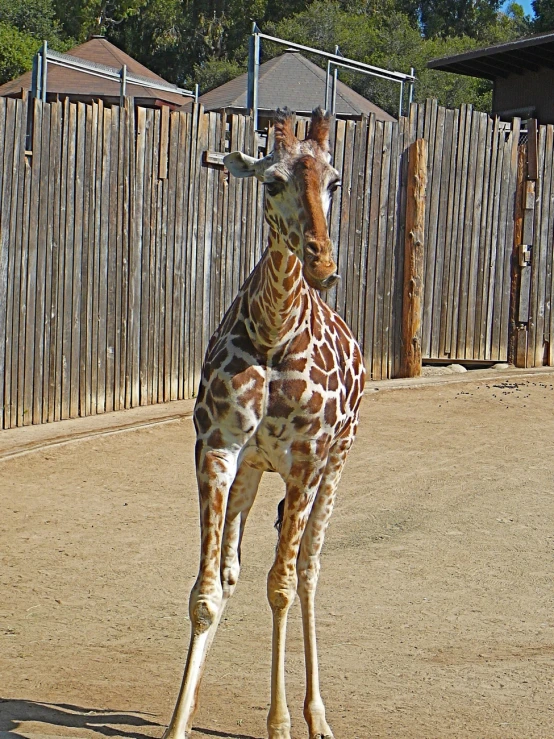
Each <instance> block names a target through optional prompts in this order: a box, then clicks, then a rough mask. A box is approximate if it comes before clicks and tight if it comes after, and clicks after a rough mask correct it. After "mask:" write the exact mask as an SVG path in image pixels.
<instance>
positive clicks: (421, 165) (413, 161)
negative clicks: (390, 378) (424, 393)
mask: <svg viewBox="0 0 554 739" xmlns="http://www.w3.org/2000/svg"><path fill="white" fill-rule="evenodd" d="M407 185H408V191H407V200H406V238H405V244H404V295H403V303H402V362H401V371H400V377H419V375H420V374H421V319H422V315H423V247H424V237H425V190H426V187H427V142H426V141H425V140H424V139H417V141H414V143H413V144H412V145H411V146H410V148H409V149H408V183H407Z"/></svg>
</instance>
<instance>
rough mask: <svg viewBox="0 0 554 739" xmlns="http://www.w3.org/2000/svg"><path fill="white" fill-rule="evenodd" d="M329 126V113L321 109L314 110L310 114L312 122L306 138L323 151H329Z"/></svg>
mask: <svg viewBox="0 0 554 739" xmlns="http://www.w3.org/2000/svg"><path fill="white" fill-rule="evenodd" d="M330 124H331V120H330V116H329V113H327V112H326V111H325V110H322V108H316V109H315V110H314V111H313V113H312V122H311V123H310V130H309V131H308V136H307V137H306V138H308V139H311V140H312V141H315V142H317V143H318V144H319V146H320V147H321V149H323V151H329V126H330Z"/></svg>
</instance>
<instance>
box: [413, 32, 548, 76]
mask: <svg viewBox="0 0 554 739" xmlns="http://www.w3.org/2000/svg"><path fill="white" fill-rule="evenodd" d="M427 66H428V67H429V69H440V70H442V71H443V72H455V73H456V74H465V75H469V76H470V77H484V78H485V79H490V80H494V79H495V78H496V77H508V75H510V74H523V73H524V72H525V71H528V70H534V71H536V70H538V69H540V68H541V67H550V68H554V33H553V32H549V33H540V34H537V35H535V36H527V37H526V38H521V39H518V40H517V41H508V42H504V43H501V44H494V45H493V46H486V47H484V48H482V49H475V50H474V51H468V52H466V53H465V54H456V55H455V56H448V57H443V58H441V59H432V60H431V61H430V62H428V63H427Z"/></svg>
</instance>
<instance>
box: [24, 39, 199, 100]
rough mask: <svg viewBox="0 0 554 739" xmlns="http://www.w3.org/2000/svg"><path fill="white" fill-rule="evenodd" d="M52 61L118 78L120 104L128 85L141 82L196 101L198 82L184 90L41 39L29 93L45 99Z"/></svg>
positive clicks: (70, 67)
mask: <svg viewBox="0 0 554 739" xmlns="http://www.w3.org/2000/svg"><path fill="white" fill-rule="evenodd" d="M49 64H55V65H57V66H59V67H65V68H66V69H76V70H78V71H80V72H85V74H91V75H93V76H94V77H102V78H103V79H110V80H115V81H118V82H119V84H120V104H121V105H123V103H124V100H125V95H126V94H127V85H128V84H131V85H133V84H134V85H141V86H142V87H148V88H149V89H151V90H162V91H164V92H173V93H176V94H177V95H187V96H188V97H194V100H195V102H198V85H196V89H195V91H194V92H192V90H185V89H184V88H181V87H177V85H172V84H170V83H169V82H158V81H156V80H152V79H150V78H149V77H143V76H142V75H138V74H129V73H128V71H127V65H125V64H124V65H123V66H122V67H121V69H116V68H115V67H107V66H104V65H103V64H96V63H95V62H87V61H84V60H83V59H79V58H78V57H74V56H70V55H69V54H60V53H58V52H57V51H50V50H49V49H48V43H47V42H46V41H44V43H43V45H42V47H41V49H40V51H38V52H37V54H36V55H35V58H34V60H33V77H32V86H31V94H32V95H33V97H36V98H38V99H39V100H42V101H43V102H45V101H46V91H47V82H48V65H49Z"/></svg>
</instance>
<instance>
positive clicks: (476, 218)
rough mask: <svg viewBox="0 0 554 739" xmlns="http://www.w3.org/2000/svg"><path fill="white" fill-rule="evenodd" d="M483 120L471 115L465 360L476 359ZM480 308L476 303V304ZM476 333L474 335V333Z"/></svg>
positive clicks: (485, 119) (485, 118)
mask: <svg viewBox="0 0 554 739" xmlns="http://www.w3.org/2000/svg"><path fill="white" fill-rule="evenodd" d="M487 123H488V116H487V114H486V113H477V112H476V113H475V114H474V125H475V127H476V129H477V137H476V143H475V148H474V149H473V152H474V154H473V156H474V159H475V161H476V166H475V184H474V188H473V190H474V194H473V215H472V221H473V228H472V231H471V233H470V235H469V239H470V240H469V242H468V247H469V249H468V253H467V255H466V259H468V260H469V279H468V289H467V294H468V304H467V320H466V337H465V346H466V355H465V356H466V357H467V358H468V359H479V352H478V351H477V353H476V352H475V347H474V343H475V333H476V326H475V322H476V311H477V307H478V306H477V297H478V296H477V285H478V270H479V252H480V250H481V249H482V220H481V214H482V210H483V177H484V174H485V156H486V146H487ZM479 309H480V305H479ZM478 335H479V334H478V332H477V336H478Z"/></svg>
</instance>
